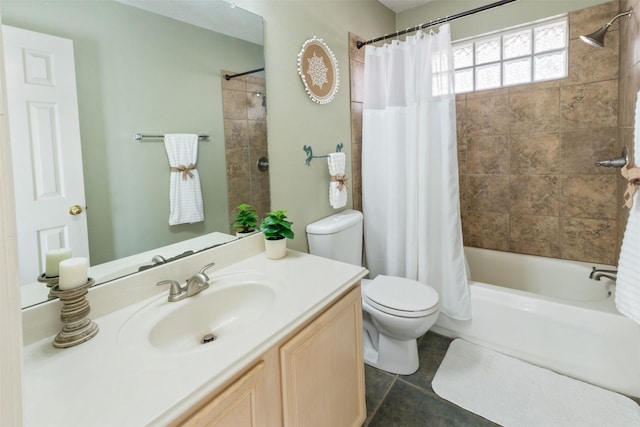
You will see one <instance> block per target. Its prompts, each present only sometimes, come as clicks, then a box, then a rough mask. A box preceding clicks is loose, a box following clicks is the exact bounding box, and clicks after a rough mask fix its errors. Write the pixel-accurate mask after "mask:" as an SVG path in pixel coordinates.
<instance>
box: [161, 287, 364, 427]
mask: <svg viewBox="0 0 640 427" xmlns="http://www.w3.org/2000/svg"><path fill="white" fill-rule="evenodd" d="M362 351H363V350H362V312H361V303H360V286H356V287H355V288H353V289H352V290H351V291H350V292H348V293H347V294H345V295H344V296H343V297H342V298H340V299H338V300H337V301H336V302H334V303H333V304H332V305H331V306H329V308H327V309H325V310H324V311H323V312H322V313H321V314H319V315H318V316H316V317H315V318H314V319H313V320H312V321H310V322H308V323H307V324H306V325H303V326H301V327H300V328H298V329H297V330H296V331H295V332H294V333H292V334H291V335H290V336H289V337H287V338H286V339H284V340H282V342H280V343H279V344H277V345H276V346H274V347H273V348H272V349H270V350H269V351H267V352H266V353H265V354H264V355H263V356H262V357H260V358H259V359H258V360H257V361H256V362H255V363H254V364H253V365H252V366H251V367H250V368H249V369H247V370H246V371H244V373H242V374H241V375H240V376H239V377H236V379H235V380H234V381H233V382H232V383H231V384H230V385H228V386H227V387H226V388H224V390H223V391H221V392H219V393H217V394H214V395H213V397H212V398H210V399H208V401H206V403H204V404H201V405H198V407H197V408H195V409H194V410H192V411H189V412H188V413H187V414H190V415H187V418H186V419H185V418H182V419H181V420H178V422H177V423H175V424H174V425H182V426H215V427H227V426H230V427H259V426H265V427H274V426H285V427H306V426H309V427H313V426H318V427H326V426H339V427H348V426H360V425H362V422H363V421H364V420H365V418H366V407H365V398H364V396H365V389H364V361H363V355H362ZM185 415H186V414H185Z"/></svg>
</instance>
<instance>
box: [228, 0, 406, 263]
mask: <svg viewBox="0 0 640 427" xmlns="http://www.w3.org/2000/svg"><path fill="white" fill-rule="evenodd" d="M237 3H238V5H239V6H240V7H244V8H245V9H247V10H249V11H252V12H254V13H257V14H259V15H261V16H262V17H263V18H264V26H265V61H266V81H267V93H268V97H267V98H268V103H269V106H268V117H267V126H268V135H269V137H268V138H269V172H270V176H271V208H272V209H286V210H288V211H289V214H288V216H289V218H290V219H291V220H292V221H293V222H294V226H293V228H294V231H295V233H296V238H295V239H294V241H293V242H289V247H291V248H293V249H298V250H302V251H306V250H307V239H306V235H305V227H306V225H307V224H308V223H310V222H313V221H315V220H317V219H319V218H322V217H324V216H327V215H330V214H331V213H333V212H336V210H334V209H333V208H331V206H330V205H329V198H328V197H329V196H328V194H329V189H328V188H329V187H328V186H329V182H328V179H329V174H328V170H327V162H326V161H325V160H324V159H315V160H313V161H312V162H311V166H305V159H306V154H305V152H304V151H303V149H302V147H303V146H304V145H311V146H312V148H313V152H314V154H318V155H319V154H327V153H329V152H332V151H335V149H336V144H338V143H339V142H342V143H344V145H345V149H344V150H343V151H344V152H346V153H347V163H349V162H350V159H351V148H350V144H351V143H350V141H351V121H350V88H349V48H350V46H349V44H348V33H349V32H352V33H354V34H357V35H359V36H362V37H375V36H378V35H379V34H380V33H384V32H390V31H393V28H394V23H395V14H394V13H393V12H391V11H390V10H389V9H387V8H386V7H384V6H383V5H382V4H381V3H379V2H378V1H376V0H364V1H320V0H315V1H299V0H298V1H257V0H255V1H246V0H245V1H238V2H237ZM313 36H317V37H318V38H322V39H323V40H324V41H325V43H326V44H327V45H328V46H329V48H331V50H332V51H333V53H334V55H335V56H336V58H337V61H338V67H339V70H340V88H339V90H338V93H337V95H336V97H335V98H334V100H333V101H332V102H330V103H329V104H325V105H320V104H316V103H315V102H313V101H311V100H310V99H309V97H308V96H307V94H306V93H305V91H304V86H303V84H302V81H301V80H300V76H299V75H298V72H297V59H298V58H297V56H298V53H299V52H300V48H301V47H302V44H303V43H304V42H305V40H307V39H310V38H312V37H313ZM347 175H348V176H351V168H350V167H348V170H347ZM349 206H351V188H349Z"/></svg>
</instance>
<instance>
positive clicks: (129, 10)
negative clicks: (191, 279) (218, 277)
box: [0, 0, 269, 307]
mask: <svg viewBox="0 0 640 427" xmlns="http://www.w3.org/2000/svg"><path fill="white" fill-rule="evenodd" d="M126 2H127V3H131V4H135V5H136V6H140V5H143V6H140V7H135V6H132V5H131V4H125V3H124V2H118V1H86V0H85V1H69V0H56V1H51V0H47V1H39V0H35V1H21V0H16V1H11V0H9V1H3V2H2V4H1V5H0V7H1V9H0V10H1V13H2V19H3V25H5V26H11V27H15V28H18V29H24V30H30V31H34V32H37V33H41V34H44V35H50V36H54V37H57V38H63V39H67V40H71V41H72V49H73V50H72V52H73V62H72V70H74V71H75V86H76V92H77V104H78V111H77V116H78V117H77V120H78V127H79V140H80V143H81V148H80V151H81V154H79V153H78V154H79V156H78V157H76V158H77V160H76V161H75V162H69V161H67V162H66V163H65V159H64V158H62V157H60V158H56V154H55V153H56V152H55V150H53V152H54V154H52V156H53V157H52V158H53V159H54V162H53V163H55V164H54V165H51V164H50V163H48V162H45V163H46V164H45V167H44V169H47V168H48V169H51V170H53V172H51V170H50V171H49V172H50V173H52V174H53V175H56V173H59V172H60V171H59V170H58V169H64V168H66V169H67V170H68V174H69V176H71V172H72V171H74V170H77V169H82V170H83V175H82V176H83V178H81V180H82V181H83V184H84V192H83V194H82V195H81V196H79V198H84V199H83V200H78V201H73V202H71V203H70V204H69V205H66V206H64V210H65V215H69V213H68V212H67V210H69V207H70V206H71V205H78V206H80V207H82V208H84V209H83V210H82V211H81V212H79V213H77V214H76V215H75V216H74V219H75V218H76V217H84V218H85V220H86V230H87V236H88V237H86V238H87V239H88V244H87V248H88V253H87V254H86V256H88V257H89V258H90V263H91V266H92V269H91V271H90V275H92V276H95V275H96V273H97V272H99V271H101V269H102V270H105V273H104V275H103V277H104V279H100V277H96V278H97V279H98V280H96V282H97V283H99V282H104V281H106V280H112V279H114V278H116V277H120V276H122V275H125V274H130V273H133V272H136V271H138V269H139V268H146V267H149V266H151V265H153V263H154V262H157V261H158V260H159V259H161V258H163V259H165V260H167V259H171V258H175V257H180V256H183V255H188V254H189V253H193V252H195V251H198V250H201V249H203V248H205V247H210V246H214V245H217V244H221V243H224V242H227V241H229V240H232V239H234V238H235V237H233V236H232V234H233V233H234V230H231V229H230V225H229V224H230V222H231V221H232V219H231V218H232V216H233V214H234V209H235V207H236V206H237V205H238V204H240V203H243V202H252V201H251V200H249V199H247V198H246V197H247V195H248V194H249V193H251V192H259V193H260V194H261V195H262V196H261V197H259V198H258V199H256V200H254V201H253V203H255V204H257V205H258V206H259V211H260V212H264V211H266V210H268V197H269V191H268V177H267V178H266V179H264V178H263V179H262V184H261V185H262V188H252V187H251V185H250V184H244V181H247V182H250V181H251V178H250V177H246V176H243V175H249V174H253V173H257V172H258V170H257V168H256V167H255V165H252V164H250V162H251V160H252V158H253V157H256V156H264V155H266V103H265V96H264V95H265V94H266V90H265V87H264V73H262V72H260V73H254V74H251V75H247V76H243V77H242V78H239V79H232V80H229V81H227V80H225V78H224V74H225V73H241V72H244V71H246V70H255V69H259V68H262V67H263V66H264V56H263V46H262V18H261V17H259V16H257V15H254V14H251V13H249V12H247V11H244V10H242V9H240V8H238V7H234V6H232V5H231V4H229V3H227V2H224V1H221V0H207V1H202V0H200V1H179V2H176V1H154V2H140V1H136V0H127V1H126ZM141 7H145V8H148V7H154V8H156V9H157V10H156V11H155V12H157V13H153V12H150V11H147V10H143V9H141ZM203 8H204V9H203ZM169 16H173V17H176V18H177V19H173V18H170V17H169ZM178 19H179V20H178ZM184 21H189V22H191V23H189V22H184ZM217 21H221V22H222V23H223V24H224V25H225V26H226V28H221V27H219V26H216V25H217V24H216V22H217ZM203 26H206V27H208V28H203ZM3 30H4V28H3ZM223 32H225V33H226V34H223ZM229 33H233V36H230V35H227V34H229ZM239 37H241V38H239ZM5 44H6V42H5ZM7 55H8V53H5V58H6V57H7ZM7 63H9V60H8V59H7ZM7 67H9V65H7ZM7 74H9V73H8V72H7ZM8 85H9V83H8ZM223 93H224V94H225V95H224V96H223ZM258 93H259V94H260V95H256V94H258ZM243 108H244V110H243ZM14 116H15V115H12V114H11V109H10V111H9V121H10V127H11V140H12V149H13V144H14V140H20V138H19V137H18V136H22V137H24V134H29V133H33V128H26V129H27V130H26V131H25V132H17V131H15V130H14V129H15V128H14V127H13V117H14ZM65 119H66V118H65ZM54 123H55V121H54ZM61 127H62V126H61ZM225 128H226V130H225ZM55 131H56V130H55V129H54V130H52V131H51V134H52V135H56V132H55ZM39 132H40V133H42V132H43V131H42V129H39ZM259 132H263V135H256V134H257V133H259ZM136 133H143V134H151V135H164V134H169V133H194V134H207V135H209V137H208V139H204V140H202V139H201V140H200V141H199V142H198V144H197V164H196V168H197V171H198V174H199V178H200V182H201V191H202V199H203V210H204V220H203V221H199V222H195V223H185V224H179V225H169V213H170V206H169V185H170V178H169V177H170V170H169V162H168V158H167V152H166V150H165V146H164V143H163V139H162V138H144V139H143V140H135V138H134V134H136ZM225 134H226V136H227V141H225ZM14 136H15V138H14ZM41 136H42V135H41ZM57 137H58V138H60V135H57ZM33 139H34V138H33V135H27V138H26V141H27V142H26V144H29V150H28V151H30V152H32V153H33V151H34V148H33V144H34V143H33ZM54 139H55V138H54ZM251 141H254V142H251ZM255 141H257V142H255ZM54 142H56V141H54ZM247 144H248V146H247ZM54 145H55V144H54ZM245 147H246V148H251V149H254V151H251V150H249V149H247V150H244V151H243V150H242V149H243V148H245ZM32 156H33V155H32ZM61 156H62V155H61ZM15 160H16V156H15V155H14V176H15V173H16V170H17V169H21V168H17V167H16V161H15ZM29 161H30V160H29V157H27V158H26V162H29ZM229 162H231V163H229ZM24 163H25V161H23V160H22V159H20V164H24ZM254 170H255V171H256V172H254ZM262 173H264V172H262ZM44 176H46V174H45V175H44ZM56 176H61V175H56ZM62 176H64V177H65V178H66V177H67V175H66V173H64V175H62ZM254 181H255V179H254ZM265 181H266V183H267V184H266V185H265V184H264V182H265ZM56 184H57V183H56ZM44 187H45V188H50V187H51V188H54V189H55V188H57V187H56V185H54V184H51V185H49V187H47V186H46V185H45V186H44ZM234 188H239V189H240V190H242V191H244V193H242V191H240V190H239V191H238V194H236V191H235V190H234ZM229 189H231V191H230V190H229ZM31 193H32V191H31V189H30V186H29V185H28V184H27V185H25V182H24V181H21V180H18V179H17V180H16V198H17V199H18V198H19V194H25V195H29V194H31ZM18 205H19V203H18V204H17V208H18V209H20V206H18ZM263 205H264V206H263ZM36 211H38V213H39V214H45V215H50V214H51V211H50V210H49V209H37V210H36ZM75 212H78V211H77V210H75ZM23 216H24V215H23V214H22V213H21V212H20V211H18V213H17V217H18V222H20V218H23ZM18 229H19V231H18V234H19V235H18V237H19V245H20V241H22V240H29V239H30V240H32V241H34V242H35V244H34V245H35V246H38V245H40V246H43V245H44V246H46V245H47V244H49V247H52V248H55V247H56V246H55V244H56V243H55V241H56V240H55V239H58V240H59V241H60V242H63V244H62V246H67V245H68V246H70V247H71V249H72V251H73V255H74V256H85V255H84V254H82V253H76V251H75V249H74V244H68V241H69V237H68V236H67V235H66V234H65V233H66V231H61V232H58V231H56V232H55V233H51V235H47V234H46V233H42V232H41V233H36V234H34V235H26V236H25V235H24V233H23V229H22V228H21V227H20V225H19V226H18ZM52 236H53V237H52ZM205 236H206V237H205ZM52 239H53V240H52ZM52 241H54V243H51V242H52ZM78 246H81V245H80V244H78ZM169 249H170V250H169ZM156 255H159V256H160V257H161V258H156V259H155V260H154V261H152V259H153V257H154V256H156ZM40 258H41V259H38V260H37V261H38V262H37V263H36V264H37V267H36V268H37V271H39V272H40V273H41V272H44V262H45V259H44V254H42V256H41V257H40ZM26 260H27V257H25V256H23V252H20V263H21V267H22V264H23V262H26ZM116 260H118V261H117V264H118V268H117V270H118V271H117V273H114V272H113V271H112V270H109V269H105V268H104V267H105V265H107V266H111V265H112V264H113V263H114V261H116ZM107 270H109V271H108V272H107ZM22 271H23V270H22V268H21V284H22V285H27V284H32V285H33V284H34V282H36V278H37V277H38V275H39V273H35V274H33V273H25V274H23V273H22ZM22 276H24V277H22ZM35 286H39V288H40V289H42V287H43V286H44V285H42V284H38V283H37V282H36V283H35ZM26 287H27V286H23V288H26ZM45 299H46V297H45ZM35 302H37V301H34V300H33V299H32V298H29V297H25V296H24V291H23V307H24V306H28V305H32V304H33V303H35Z"/></svg>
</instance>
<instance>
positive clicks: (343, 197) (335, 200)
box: [327, 153, 347, 209]
mask: <svg viewBox="0 0 640 427" xmlns="http://www.w3.org/2000/svg"><path fill="white" fill-rule="evenodd" d="M346 163H347V156H346V155H345V154H344V153H331V154H329V158H328V159H327V164H328V165H329V174H330V175H331V182H329V204H330V205H331V206H332V207H333V208H334V209H338V208H341V207H343V206H346V204H347V182H346V178H347V177H346V176H345V174H344V173H345V169H346Z"/></svg>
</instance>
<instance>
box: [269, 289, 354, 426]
mask: <svg viewBox="0 0 640 427" xmlns="http://www.w3.org/2000/svg"><path fill="white" fill-rule="evenodd" d="M362 352H363V349H362V312H361V303H360V289H359V288H358V289H355V290H353V291H352V292H350V293H349V294H347V295H346V296H345V297H344V298H342V299H341V300H340V301H338V302H337V303H336V304H334V305H333V306H332V307H331V308H329V309H328V310H326V311H325V312H324V313H323V314H321V315H320V316H319V317H317V318H316V319H315V320H314V321H313V322H312V323H311V324H309V325H308V326H307V327H305V328H304V329H303V330H302V331H300V332H299V333H298V334H297V335H296V336H295V337H293V338H291V339H290V340H289V342H287V343H286V344H285V345H284V346H282V348H281V350H280V366H281V377H282V402H283V417H284V426H285V427H294V426H295V427H302V426H309V427H312V426H318V427H326V426H341V427H347V426H360V425H362V422H363V421H364V420H365V418H366V408H365V402H364V362H363V355H362Z"/></svg>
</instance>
